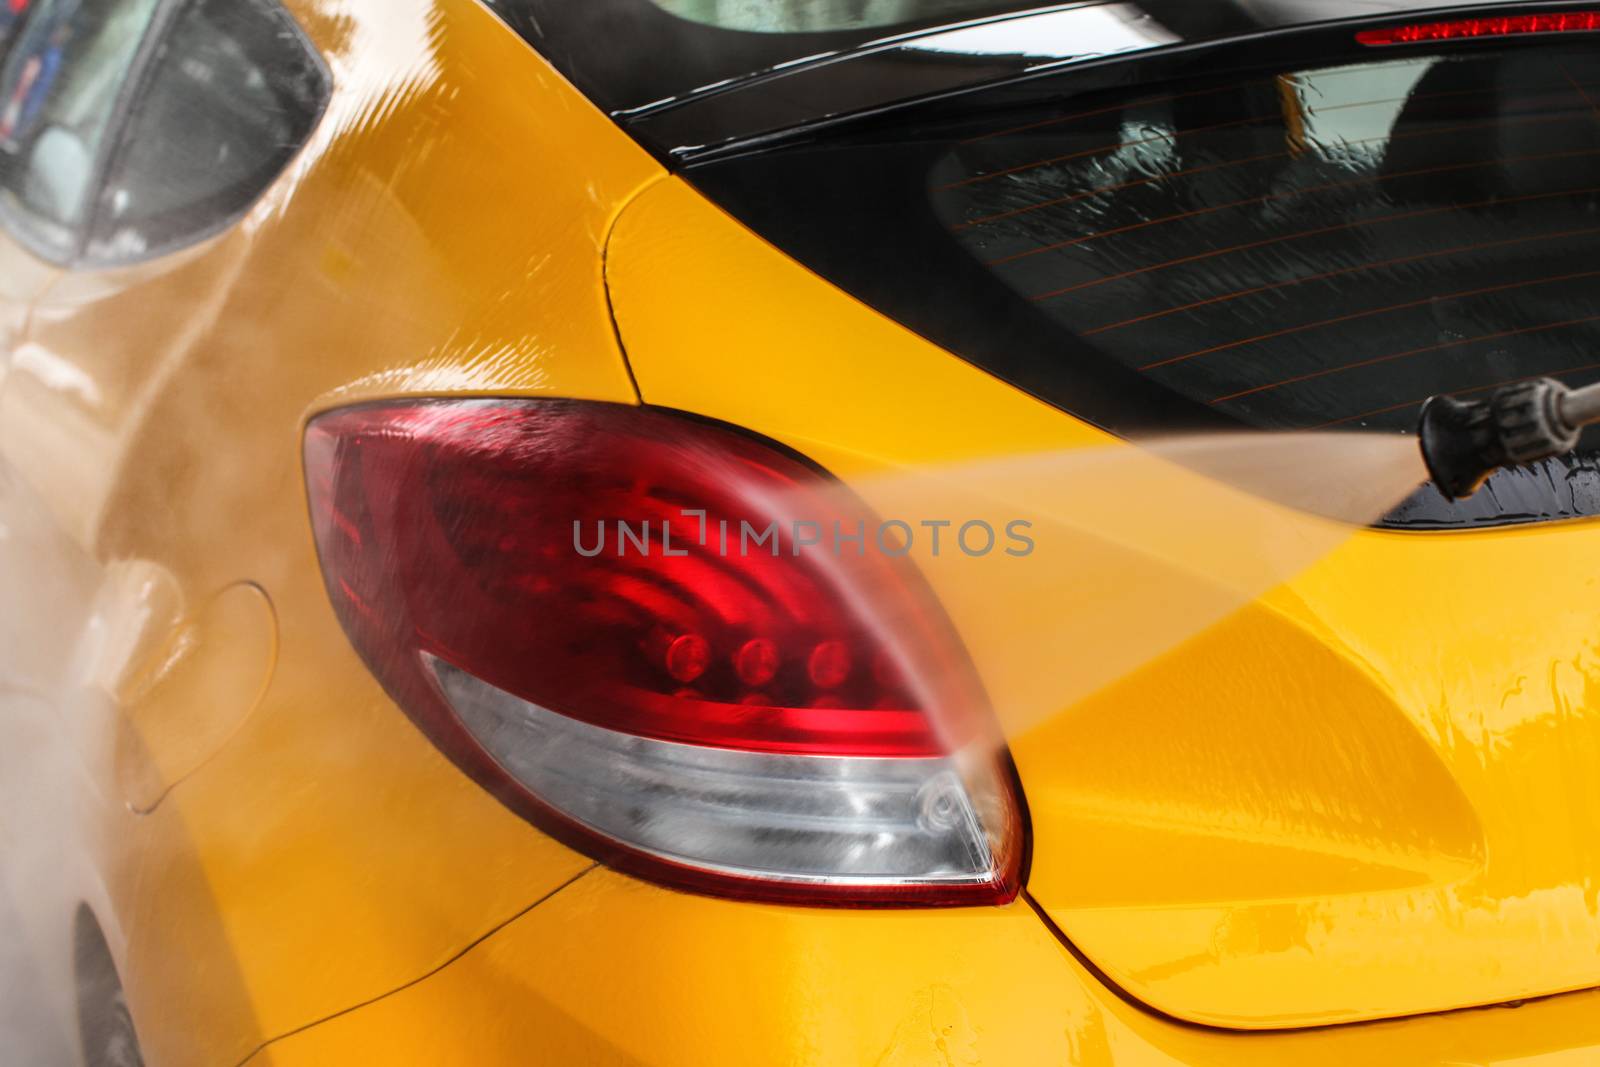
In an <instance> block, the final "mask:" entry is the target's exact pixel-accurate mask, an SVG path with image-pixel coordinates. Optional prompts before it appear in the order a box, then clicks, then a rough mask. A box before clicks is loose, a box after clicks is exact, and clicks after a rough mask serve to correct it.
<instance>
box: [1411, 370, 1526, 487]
mask: <svg viewBox="0 0 1600 1067" xmlns="http://www.w3.org/2000/svg"><path fill="white" fill-rule="evenodd" d="M1417 434H1418V436H1419V437H1420V438H1421V440H1422V458H1423V461H1424V462H1425V463H1427V465H1428V476H1429V477H1431V478H1432V479H1433V484H1434V485H1435V486H1437V487H1438V489H1439V492H1441V493H1443V494H1444V495H1445V496H1446V497H1448V498H1449V499H1451V500H1460V499H1461V498H1462V497H1466V496H1471V495H1472V494H1473V493H1475V492H1477V490H1478V487H1479V486H1480V485H1482V484H1483V483H1484V481H1485V480H1486V479H1487V478H1488V477H1489V475H1490V474H1492V473H1493V472H1494V470H1495V468H1497V467H1499V466H1501V465H1502V464H1504V463H1505V462H1506V458H1507V457H1506V455H1505V450H1504V449H1503V448H1501V447H1500V442H1499V438H1498V436H1497V435H1496V434H1495V432H1494V421H1493V413H1492V411H1491V410H1490V406H1489V404H1488V403H1487V402H1486V401H1481V400H1479V401H1468V400H1457V399H1456V398H1455V397H1451V396H1434V397H1429V398H1428V401H1427V403H1425V404H1423V405H1422V421H1421V423H1420V424H1419V425H1418V427H1417Z"/></svg>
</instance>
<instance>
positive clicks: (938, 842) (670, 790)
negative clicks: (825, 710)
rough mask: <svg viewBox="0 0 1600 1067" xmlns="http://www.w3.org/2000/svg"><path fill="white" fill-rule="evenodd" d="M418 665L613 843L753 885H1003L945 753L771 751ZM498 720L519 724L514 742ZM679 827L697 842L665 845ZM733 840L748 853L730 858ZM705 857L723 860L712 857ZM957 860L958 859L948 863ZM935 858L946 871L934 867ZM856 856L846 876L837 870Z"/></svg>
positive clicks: (515, 771) (509, 726)
mask: <svg viewBox="0 0 1600 1067" xmlns="http://www.w3.org/2000/svg"><path fill="white" fill-rule="evenodd" d="M426 662H427V666H428V669H429V672H430V674H431V675H432V676H433V678H434V679H435V682H436V683H437V685H438V686H439V692H440V695H441V696H442V697H443V699H444V701H445V703H446V704H447V705H448V706H449V707H450V708H451V710H452V711H453V712H454V713H455V714H456V716H457V717H458V718H459V720H460V721H461V724H462V726H463V727H464V728H465V729H466V731H467V732H468V734H470V735H471V736H472V737H473V739H474V740H475V741H476V742H477V743H478V744H479V745H480V746H482V748H483V750H484V753H485V755H486V756H488V758H490V759H492V760H493V761H494V762H495V763H496V764H497V765H498V766H499V767H500V768H501V770H503V771H504V772H505V773H506V775H507V776H508V777H510V778H511V779H512V780H513V781H515V782H516V783H517V784H518V785H519V786H521V787H522V788H523V789H525V790H527V792H528V794H529V797H530V799H532V800H534V801H536V802H538V803H540V804H543V805H546V806H548V807H549V808H551V809H552V810H553V811H554V812H555V814H557V815H559V816H560V817H562V818H564V819H568V820H570V821H572V822H573V823H575V824H577V825H578V826H580V827H582V828H583V829H584V830H587V831H589V832H590V833H594V834H597V835H599V836H602V837H604V838H606V839H607V840H610V841H612V842H615V843H616V844H617V845H618V846H619V847H620V848H626V849H629V850H633V851H635V852H638V853H641V854H645V855H649V856H653V857H655V858H656V859H658V860H661V861H664V862H666V863H669V864H675V865H681V866H684V867H693V868H694V869H695V870H696V871H697V872H703V873H706V874H715V875H722V876H725V877H728V878H732V879H756V880H760V881H763V882H788V883H794V884H797V885H812V886H848V887H855V888H872V887H882V888H895V887H908V886H926V887H981V886H998V885H1000V884H1002V883H1003V882H1004V872H1003V871H1001V870H1000V869H999V868H998V866H997V865H996V863H995V859H994V856H993V853H992V851H991V850H990V847H989V843H988V839H987V836H986V834H985V832H984V828H983V826H982V825H981V822H980V819H979V817H978V815H977V813H976V811H974V809H973V806H972V803H971V801H970V800H969V798H968V796H967V792H966V789H965V787H964V785H963V784H962V779H961V776H960V773H959V770H958V766H957V762H956V760H955V759H953V758H952V757H912V758H897V757H873V756H817V755H806V754H777V753H766V752H747V751H737V750H733V749H720V748H707V747H704V746H699V745H683V744H678V743H676V742H672V741H658V740H655V739H653V738H647V737H639V736H636V735H633V734H625V733H621V732H618V731H616V730H608V729H606V728H605V727H601V726H594V725H591V724H590V723H586V722H582V721H581V720H578V719H573V718H569V717H567V716H565V715H561V714H560V713H558V712H554V711H551V710H550V709H548V708H544V707H540V706H539V705H538V704H534V703H531V702H530V701H526V700H523V699H522V698H520V697H518V696H515V695H514V694H511V693H508V692H506V691H505V690H503V689H499V688H496V687H495V686H493V685H490V684H489V683H487V682H484V681H482V680H480V679H478V678H476V677H474V676H473V675H471V674H469V673H468V672H466V671H463V670H460V669H459V668H456V667H454V666H452V665H451V664H449V663H446V662H444V661H443V660H440V659H438V658H436V657H432V656H428V657H426ZM505 731H514V732H516V734H517V735H518V736H517V737H516V739H515V741H511V742H508V740H507V738H506V737H505V736H504V732H505ZM496 735H498V736H496ZM675 835H685V836H688V837H691V838H698V840H697V841H695V842H693V843H692V847H681V846H680V847H674V845H673V843H672V841H671V839H672V838H673V837H674V836H675ZM741 835H747V837H748V839H741ZM712 838H715V840H712ZM918 839H920V841H921V842H922V843H923V844H924V845H926V846H930V847H925V848H922V849H910V850H907V849H904V848H902V849H900V850H899V855H898V857H896V850H895V849H894V848H892V847H890V846H893V845H895V844H896V843H899V844H901V845H904V843H905V842H906V841H907V840H918ZM808 840H809V848H808ZM742 851H743V852H744V853H745V854H746V855H748V857H749V858H748V861H747V862H743V863H741V862H737V857H738V856H739V855H740V854H741V852H742ZM712 854H720V855H722V856H724V857H725V860H724V861H723V862H710V861H708V859H707V857H708V856H709V855H712ZM963 854H964V856H963ZM807 856H813V857H815V859H816V860H817V862H816V863H815V864H814V865H813V867H812V869H809V870H808V869H805V867H804V865H803V864H801V863H798V862H796V861H798V860H801V859H803V858H804V857H807ZM897 858H898V868H897V866H896V859H897ZM958 858H961V859H963V860H964V862H963V863H961V864H959V865H958V864H956V863H955V862H953V861H955V860H957V859H958ZM875 860H876V861H881V862H878V863H877V864H876V865H875V864H874V861H875ZM941 861H942V862H944V863H945V864H946V865H947V866H949V867H950V869H948V870H944V871H941V870H939V869H938V863H939V862H941ZM852 865H853V866H855V867H857V868H858V869H857V870H856V871H855V873H843V872H844V870H846V869H848V868H849V867H850V866H852ZM874 866H876V868H877V869H874Z"/></svg>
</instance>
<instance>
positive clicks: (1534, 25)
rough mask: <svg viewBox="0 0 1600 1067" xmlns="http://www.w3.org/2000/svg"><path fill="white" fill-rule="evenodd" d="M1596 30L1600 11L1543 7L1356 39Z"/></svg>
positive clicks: (1383, 30) (1374, 41) (1404, 40)
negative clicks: (1525, 11) (1523, 12)
mask: <svg viewBox="0 0 1600 1067" xmlns="http://www.w3.org/2000/svg"><path fill="white" fill-rule="evenodd" d="M1594 31H1600V11H1546V12H1539V13H1533V14H1526V15H1499V16H1495V17H1492V18H1472V19H1449V20H1447V21H1443V22H1418V23H1410V24H1407V25H1403V26H1383V27H1379V28H1377V29H1371V30H1361V31H1360V32H1358V33H1357V34H1356V40H1357V41H1359V42H1360V43H1362V44H1365V45H1373V46H1383V45H1393V44H1427V43H1429V42H1432V41H1460V40H1468V39H1471V38H1474V37H1514V36H1519V35H1522V34H1530V33H1590V32H1594Z"/></svg>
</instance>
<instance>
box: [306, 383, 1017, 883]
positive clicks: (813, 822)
mask: <svg viewBox="0 0 1600 1067" xmlns="http://www.w3.org/2000/svg"><path fill="white" fill-rule="evenodd" d="M306 467H307V476H308V479H309V482H310V486H311V501H312V513H313V522H314V528H315V532H316V537H317V545H318V549H319V552H320V555H321V560H322V566H323V570H324V575H325V578H326V582H327V587H328V592H329V595H330V597H331V598H332V600H333V603H334V607H335V609H336V611H337V612H338V615H339V618H340V621H341V622H342V623H343V624H344V627H345V630H346V631H347V633H348V634H349V635H350V638H351V640H352V642H353V643H354V644H355V646H356V648H357V650H358V651H359V652H360V653H361V655H362V656H363V658H364V659H365V660H366V662H367V664H368V666H369V667H370V668H371V669H372V670H373V672H374V673H375V674H376V675H377V677H378V678H379V679H380V680H381V681H382V682H383V683H384V685H385V686H386V687H387V688H388V690H389V692H390V693H391V695H393V696H394V698H395V699H396V701H397V702H398V703H399V704H400V705H401V706H402V707H403V708H404V709H405V710H406V712H407V713H408V714H409V715H410V716H411V717H412V719H413V720H415V721H416V723H417V724H418V725H419V726H420V727H421V728H422V729H423V730H424V732H426V733H427V734H428V736H429V737H430V738H432V739H433V740H434V741H435V743H437V744H438V745H439V746H440V747H441V748H442V749H443V750H444V751H445V752H446V753H448V754H449V755H450V756H451V757H452V758H453V759H454V760H455V761H456V762H457V763H458V764H459V765H460V766H461V767H462V768H463V769H464V770H466V771H467V772H468V773H470V774H472V775H473V776H474V777H475V778H477V779H478V780H479V781H480V782H482V783H483V784H484V785H485V786H487V787H488V788H490V789H491V790H492V791H493V792H494V793H495V794H496V795H497V796H499V797H500V798H501V799H502V800H505V801H506V802H507V803H509V804H511V805H512V806H513V807H514V808H516V809H517V810H519V811H520V812H522V813H523V814H525V815H527V816H529V817H530V818H533V819H535V820H536V821H539V822H540V823H541V824H542V825H546V826H547V827H549V828H551V829H553V830H555V831H556V832H559V833H562V834H563V835H564V836H566V837H567V839H568V840H571V841H574V842H575V843H577V844H579V845H580V846H581V847H585V848H587V849H588V850H589V851H591V852H593V853H595V854H597V855H601V856H603V857H604V858H606V859H607V860H609V861H611V862H614V863H618V864H619V865H621V866H626V867H630V868H632V869H636V870H640V871H641V872H642V873H645V874H647V875H650V876H654V877H658V878H661V879H664V880H667V881H672V882H675V883H678V884H688V885H691V886H696V887H700V888H714V889H718V890H721V891H727V892H734V893H738V894H741V895H760V896H780V897H784V898H787V899H804V900H817V901H827V902H837V901H841V900H861V899H871V900H894V899H904V900H907V901H927V902H956V901H977V900H995V899H1003V898H1004V897H1006V896H1008V895H1009V894H1010V893H1011V892H1013V891H1014V890H1015V887H1016V881H1017V874H1018V870H1017V869H1018V866H1019V863H1020V855H1021V842H1020V837H1021V831H1020V814H1019V808H1018V801H1017V799H1016V797H1015V794H1014V790H1013V789H1012V787H1011V784H1010V780H1009V777H1008V775H1007V774H1006V773H1005V772H1004V770H1003V769H1002V768H1001V766H1000V762H999V761H998V759H997V758H996V756H995V751H996V750H995V748H994V746H993V745H992V744H991V743H990V741H991V739H990V738H989V736H988V734H987V733H986V729H985V728H986V725H987V720H986V718H985V717H984V709H983V704H982V695H981V692H980V690H979V688H978V686H977V685H976V683H975V681H974V679H973V677H972V673H971V671H970V668H969V667H968V666H967V664H966V661H965V659H964V656H963V655H962V653H961V650H960V648H959V646H958V645H957V643H956V642H955V641H954V639H953V637H952V635H951V632H950V629H949V626H948V624H947V622H946V621H945V620H944V619H943V617H942V615H941V613H940V612H939V610H938V607H937V605H936V603H935V602H934V601H933V599H932V597H931V595H930V594H929V592H928V590H927V589H926V588H925V586H924V585H923V584H922V582H921V581H920V578H919V577H918V576H917V574H916V573H915V571H914V570H912V569H911V568H910V567H908V566H907V565H906V564H905V562H904V561H902V560H899V559H896V558H894V557H892V556H890V555H886V554H884V553H883V552H881V551H878V549H877V546H875V545H874V544H873V543H872V533H871V530H872V527H873V521H872V519H871V517H870V516H869V515H868V514H867V513H866V511H865V509H864V508H862V507H861V506H860V505H859V504H858V503H856V502H855V501H854V498H852V497H850V496H849V495H848V494H846V493H844V492H843V491H842V490H841V488H840V487H839V485H838V484H837V483H836V482H833V481H832V480H831V479H828V478H827V477H826V476H824V475H821V474H819V473H818V472H817V471H815V470H814V469H813V468H811V467H809V466H807V465H806V464H804V463H803V462H801V461H800V460H798V459H796V458H794V457H793V456H791V455H789V454H788V453H785V452H783V451H781V450H779V449H777V448H775V447H773V446H770V445H767V444H763V443H761V442H759V441H757V440H755V439H753V438H751V437H748V436H746V435H743V434H740V433H736V432H733V431H731V430H728V429H724V428H721V427H718V426H714V425H711V424H708V423H705V422H702V421H699V420H694V419H691V418H688V417H684V416H679V415H673V414H669V413H665V412H660V411H654V410H650V409H643V408H630V407H622V406H616V405H607V404H595V403H576V402H562V401H476V400H474V401H450V402H443V401H441V402H404V403H390V404H382V405H373V406H365V407H358V408H350V409H345V410H341V411H336V412H332V413H330V414H327V415H324V416H322V417H320V418H318V419H316V420H314V421H313V423H312V424H311V427H310V429H309V430H308V432H307V438H306ZM952 813H953V814H952Z"/></svg>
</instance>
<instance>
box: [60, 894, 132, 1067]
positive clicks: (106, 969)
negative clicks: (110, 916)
mask: <svg viewBox="0 0 1600 1067" xmlns="http://www.w3.org/2000/svg"><path fill="white" fill-rule="evenodd" d="M72 941H73V970H74V973H75V975H76V977H77V982H78V1041H79V1043H80V1047H81V1048H82V1050H83V1062H84V1065H85V1067H144V1056H143V1054H141V1053H140V1051H139V1038H138V1035H136V1034H135V1033H134V1030H133V1016H132V1015H130V1014H129V1013H128V998H127V997H126V996H125V995H124V994H123V992H122V980H121V979H120V978H118V977H117V967H116V964H115V963H114V962H112V959H111V949H110V947H109V946H107V945H106V938H105V934H103V933H102V932H101V931H100V924H99V923H98V922H96V921H95V917H94V913H93V912H91V911H90V910H89V909H88V908H87V907H79V908H78V917H77V921H76V922H75V923H74V928H73V937H72Z"/></svg>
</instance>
